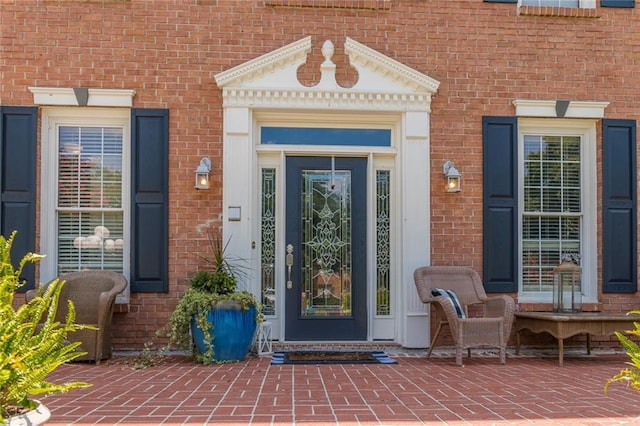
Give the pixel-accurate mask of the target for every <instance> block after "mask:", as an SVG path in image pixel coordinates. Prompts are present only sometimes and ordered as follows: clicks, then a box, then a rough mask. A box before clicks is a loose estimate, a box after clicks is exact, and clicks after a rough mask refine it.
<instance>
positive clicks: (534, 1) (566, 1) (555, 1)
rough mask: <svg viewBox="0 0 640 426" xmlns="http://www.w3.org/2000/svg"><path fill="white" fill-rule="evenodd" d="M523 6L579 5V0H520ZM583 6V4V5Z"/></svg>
mask: <svg viewBox="0 0 640 426" xmlns="http://www.w3.org/2000/svg"><path fill="white" fill-rule="evenodd" d="M521 1H522V5H523V6H553V7H581V6H583V5H581V4H580V0H521ZM583 7H585V6H583Z"/></svg>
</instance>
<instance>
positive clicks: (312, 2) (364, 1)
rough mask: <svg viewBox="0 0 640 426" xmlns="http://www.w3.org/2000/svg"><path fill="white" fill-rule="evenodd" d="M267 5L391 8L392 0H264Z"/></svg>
mask: <svg viewBox="0 0 640 426" xmlns="http://www.w3.org/2000/svg"><path fill="white" fill-rule="evenodd" d="M264 4H265V6H279V7H318V8H328V9H329V8H333V9H369V10H389V9H391V0H264Z"/></svg>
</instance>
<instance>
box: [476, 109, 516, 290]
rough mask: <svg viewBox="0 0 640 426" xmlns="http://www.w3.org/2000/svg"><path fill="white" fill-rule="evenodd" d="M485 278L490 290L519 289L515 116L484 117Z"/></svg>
mask: <svg viewBox="0 0 640 426" xmlns="http://www.w3.org/2000/svg"><path fill="white" fill-rule="evenodd" d="M482 150H483V161H482V167H483V177H484V184H483V203H484V208H483V245H482V251H483V275H484V277H483V281H484V286H485V290H486V291H487V292H489V293H515V292H517V291H518V276H517V274H518V137H517V118H516V117H483V118H482Z"/></svg>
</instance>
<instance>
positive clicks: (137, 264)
mask: <svg viewBox="0 0 640 426" xmlns="http://www.w3.org/2000/svg"><path fill="white" fill-rule="evenodd" d="M168 155H169V111H168V110H166V109H133V110H132V111H131V197H132V203H131V204H132V212H131V277H130V280H131V291H132V292H139V293H153V292H167V291H168V290H169V282H168V260H169V255H168V252H169V249H168V243H169V230H168V227H169V210H168V199H167V198H168V193H169V181H168V171H169V166H168Z"/></svg>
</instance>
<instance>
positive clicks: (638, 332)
mask: <svg viewBox="0 0 640 426" xmlns="http://www.w3.org/2000/svg"><path fill="white" fill-rule="evenodd" d="M629 314H636V315H638V314H640V310H634V311H631V312H629ZM633 326H634V327H635V328H634V329H633V330H629V331H627V334H629V335H630V336H636V337H640V322H634V323H633ZM616 336H618V340H620V343H621V344H622V346H623V347H624V348H625V349H626V352H627V355H628V356H629V358H630V359H631V361H629V362H627V363H626V364H627V365H629V367H627V368H623V369H622V370H620V372H619V373H618V374H616V375H615V376H613V377H612V378H610V379H609V380H607V383H606V384H605V386H604V391H605V393H606V392H607V390H608V389H609V385H610V384H611V383H613V382H627V383H628V384H629V385H630V386H631V387H632V388H633V389H635V390H638V391H640V347H639V346H638V344H637V343H635V342H634V341H632V340H631V339H630V338H629V337H627V336H626V335H624V334H623V333H620V332H618V331H616Z"/></svg>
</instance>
